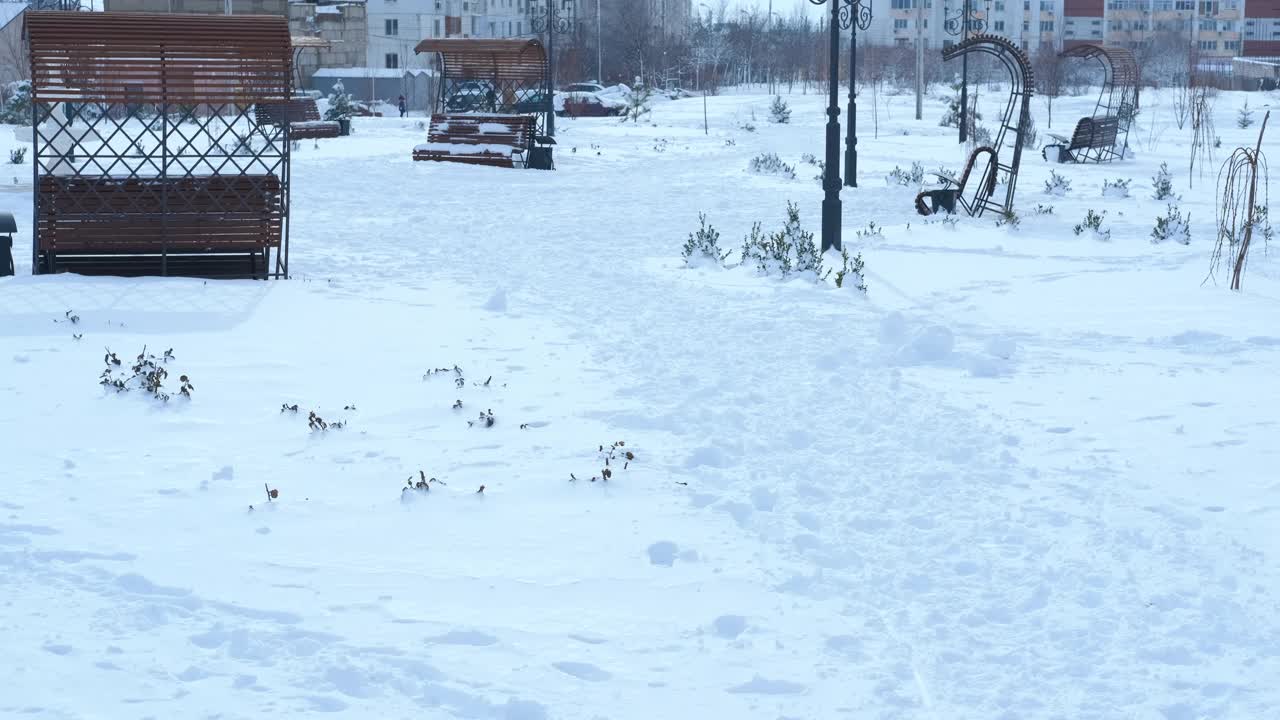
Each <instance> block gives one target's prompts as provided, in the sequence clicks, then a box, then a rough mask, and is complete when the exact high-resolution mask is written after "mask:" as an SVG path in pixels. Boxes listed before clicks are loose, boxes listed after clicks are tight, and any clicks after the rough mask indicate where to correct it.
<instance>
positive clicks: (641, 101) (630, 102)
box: [622, 85, 653, 123]
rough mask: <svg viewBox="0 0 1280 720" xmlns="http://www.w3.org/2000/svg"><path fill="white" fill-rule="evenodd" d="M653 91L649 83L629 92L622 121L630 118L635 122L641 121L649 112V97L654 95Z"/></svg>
mask: <svg viewBox="0 0 1280 720" xmlns="http://www.w3.org/2000/svg"><path fill="white" fill-rule="evenodd" d="M652 95H653V91H652V90H650V89H649V86H648V85H642V86H640V87H638V88H636V89H634V90H632V91H631V92H630V93H628V94H627V97H626V100H627V104H626V106H625V107H624V108H623V109H622V122H626V121H628V120H630V121H631V122H633V123H639V122H640V118H642V117H645V116H647V115H648V114H649V112H650V108H649V98H650V97H652Z"/></svg>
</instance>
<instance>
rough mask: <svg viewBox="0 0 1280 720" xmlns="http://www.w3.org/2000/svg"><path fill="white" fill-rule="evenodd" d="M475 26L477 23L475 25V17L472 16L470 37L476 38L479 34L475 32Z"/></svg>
mask: <svg viewBox="0 0 1280 720" xmlns="http://www.w3.org/2000/svg"><path fill="white" fill-rule="evenodd" d="M464 5H465V3H464ZM476 25H477V23H476V16H475V15H472V16H471V37H476V36H477V35H478V34H479V33H477V32H476Z"/></svg>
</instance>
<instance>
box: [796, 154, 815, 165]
mask: <svg viewBox="0 0 1280 720" xmlns="http://www.w3.org/2000/svg"><path fill="white" fill-rule="evenodd" d="M800 162H802V163H804V164H805V165H817V164H818V158H817V157H815V156H814V154H813V153H805V154H803V155H801V156H800Z"/></svg>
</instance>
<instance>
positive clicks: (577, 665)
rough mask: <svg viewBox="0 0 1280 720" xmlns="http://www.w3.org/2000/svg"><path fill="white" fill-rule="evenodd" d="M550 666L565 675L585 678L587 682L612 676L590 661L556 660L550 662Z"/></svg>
mask: <svg viewBox="0 0 1280 720" xmlns="http://www.w3.org/2000/svg"><path fill="white" fill-rule="evenodd" d="M551 666H552V667H554V668H555V669H557V670H559V671H560V672H562V673H564V674H566V675H572V676H573V677H576V678H578V679H579V680H586V681H588V682H604V681H605V680H608V679H610V678H612V677H613V675H611V674H610V673H609V672H607V671H605V670H603V669H601V668H599V667H597V666H595V665H592V664H591V663H583V662H558V663H551Z"/></svg>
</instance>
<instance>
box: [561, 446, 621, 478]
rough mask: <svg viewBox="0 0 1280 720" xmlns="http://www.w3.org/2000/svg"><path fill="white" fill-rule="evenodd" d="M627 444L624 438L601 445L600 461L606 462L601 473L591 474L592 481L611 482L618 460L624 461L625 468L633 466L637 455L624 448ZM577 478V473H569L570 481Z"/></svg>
mask: <svg viewBox="0 0 1280 720" xmlns="http://www.w3.org/2000/svg"><path fill="white" fill-rule="evenodd" d="M626 446H627V443H626V442H624V441H622V440H618V441H617V442H614V443H613V444H612V445H609V446H608V447H605V446H604V445H601V446H600V449H599V453H600V462H602V463H603V464H604V467H602V468H601V469H600V474H598V475H592V476H591V482H596V481H597V480H599V481H601V482H609V480H610V479H611V478H613V469H614V468H615V467H617V464H616V463H617V462H618V461H621V462H622V469H623V470H626V469H627V468H629V467H631V463H632V461H634V460H635V459H636V456H635V454H634V453H632V452H631V451H630V450H626V449H624V448H626ZM577 479H578V476H577V475H574V474H573V473H569V482H575V481H576V480H577Z"/></svg>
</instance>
